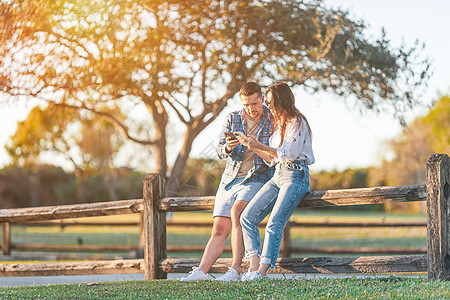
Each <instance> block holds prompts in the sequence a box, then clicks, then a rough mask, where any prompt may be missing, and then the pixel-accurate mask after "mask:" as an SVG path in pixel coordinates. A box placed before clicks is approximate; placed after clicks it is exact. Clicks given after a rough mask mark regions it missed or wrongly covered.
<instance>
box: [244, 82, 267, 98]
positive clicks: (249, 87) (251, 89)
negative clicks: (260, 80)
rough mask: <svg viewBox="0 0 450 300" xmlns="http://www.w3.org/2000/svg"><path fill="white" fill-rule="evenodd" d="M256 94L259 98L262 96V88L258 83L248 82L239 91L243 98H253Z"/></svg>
mask: <svg viewBox="0 0 450 300" xmlns="http://www.w3.org/2000/svg"><path fill="white" fill-rule="evenodd" d="M255 93H257V94H258V96H261V95H262V92H261V87H260V86H259V84H257V83H256V82H247V83H246V84H244V85H243V86H242V87H241V89H240V90H239V96H241V95H244V96H251V95H253V94H255Z"/></svg>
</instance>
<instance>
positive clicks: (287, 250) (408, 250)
mask: <svg viewBox="0 0 450 300" xmlns="http://www.w3.org/2000/svg"><path fill="white" fill-rule="evenodd" d="M4 224H11V226H12V225H18V226H27V227H28V226H59V227H61V228H66V227H67V226H88V227H90V226H134V227H137V226H140V225H141V224H140V223H138V222H105V221H103V222H86V221H83V222H80V221H76V220H69V221H63V220H58V221H57V222H55V221H43V222H42V221H41V222H37V221H34V222H25V223H22V222H19V223H4ZM265 226H266V223H261V224H260V225H259V227H260V228H264V227H265ZM426 226H427V223H426V222H386V221H384V220H383V221H382V222H329V221H325V222H294V221H290V222H288V224H287V226H286V229H285V232H284V235H283V243H282V247H281V250H280V252H281V256H282V257H291V254H292V253H315V254H318V253H322V254H323V253H327V254H350V253H361V254H363V253H364V254H425V253H427V249H426V247H419V248H418V247H319V248H318V247H316V248H311V247H309V248H306V247H292V246H291V244H292V241H291V238H290V231H291V229H292V228H294V227H302V228H306V227H318V228H327V227H331V228H374V227H425V228H426ZM167 227H212V223H211V222H199V223H192V222H171V221H169V222H167ZM8 233H9V234H11V230H10V231H9V232H6V233H5V234H6V235H7V234H8ZM5 238H6V241H9V243H10V244H9V245H8V244H5V247H3V248H4V249H10V250H19V251H96V252H99V251H102V252H103V251H116V252H123V251H126V252H129V251H135V252H136V253H140V251H139V250H140V248H139V246H138V245H85V244H77V245H61V244H14V243H13V241H12V238H11V237H10V236H5ZM204 248H205V245H167V251H168V252H175V253H180V252H203V251H204ZM224 251H225V252H231V247H230V246H227V247H225V250H224ZM3 254H4V255H9V254H6V253H5V252H4V253H3Z"/></svg>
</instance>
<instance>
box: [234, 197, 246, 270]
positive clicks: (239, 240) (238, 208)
mask: <svg viewBox="0 0 450 300" xmlns="http://www.w3.org/2000/svg"><path fill="white" fill-rule="evenodd" d="M247 204H248V202H247V201H242V200H236V202H235V203H234V205H233V207H232V208H231V226H232V230H231V251H232V253H233V259H232V263H231V267H232V268H233V269H235V270H236V271H237V272H238V274H241V264H242V257H243V256H244V250H245V249H244V239H243V237H242V226H241V222H240V220H239V219H240V217H241V214H242V212H243V211H244V209H245V207H246V206H247Z"/></svg>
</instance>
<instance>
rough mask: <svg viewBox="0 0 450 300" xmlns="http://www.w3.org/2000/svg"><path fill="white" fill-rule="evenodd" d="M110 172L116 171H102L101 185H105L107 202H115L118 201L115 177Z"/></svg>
mask: <svg viewBox="0 0 450 300" xmlns="http://www.w3.org/2000/svg"><path fill="white" fill-rule="evenodd" d="M112 172H116V171H114V170H113V169H109V170H108V169H104V170H102V176H103V183H104V184H105V187H106V191H107V192H108V197H109V199H108V200H110V201H117V200H119V196H118V195H117V192H116V176H115V174H114V173H112Z"/></svg>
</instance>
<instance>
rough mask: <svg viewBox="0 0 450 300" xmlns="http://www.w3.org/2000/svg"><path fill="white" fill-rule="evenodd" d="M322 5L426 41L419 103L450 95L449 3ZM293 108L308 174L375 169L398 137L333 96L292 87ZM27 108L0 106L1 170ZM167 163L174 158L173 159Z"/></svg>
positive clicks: (382, 117) (395, 129)
mask: <svg viewBox="0 0 450 300" xmlns="http://www.w3.org/2000/svg"><path fill="white" fill-rule="evenodd" d="M325 5H326V6H332V7H341V8H344V9H347V10H348V11H349V12H350V14H351V15H352V16H353V17H354V18H356V19H362V20H364V21H365V23H366V24H367V25H369V30H368V31H367V33H368V34H369V35H370V36H373V37H374V38H376V37H379V36H380V33H381V28H382V27H384V29H385V31H386V34H387V38H388V39H390V40H391V42H392V44H393V45H394V46H400V45H401V42H402V40H404V41H405V43H406V45H412V44H413V43H414V41H415V40H416V39H418V40H419V41H421V42H425V44H426V47H425V50H424V51H425V54H426V56H429V57H430V58H431V60H432V69H433V76H432V78H431V79H430V80H429V82H428V88H427V90H426V93H425V95H424V98H423V100H424V102H425V103H429V102H430V101H431V100H437V98H438V95H439V94H447V93H450V76H449V75H448V74H449V70H450V55H449V54H448V53H449V49H450V35H449V34H448V30H449V29H450V26H449V22H448V17H449V16H450V1H448V0H429V1H419V0H409V1H406V0H395V1H387V0H378V1H368V0H329V1H325ZM294 95H295V97H296V105H297V107H298V108H299V109H300V110H301V111H302V112H303V114H304V115H305V116H306V117H307V118H308V120H309V123H310V125H311V128H312V130H313V149H314V154H315V157H316V163H315V164H314V165H312V166H311V170H313V171H319V170H333V169H337V170H343V169H345V168H361V167H367V166H371V165H377V164H378V163H379V162H380V160H381V158H382V157H383V154H384V153H385V152H386V147H385V144H386V141H388V140H390V139H392V138H394V137H396V136H398V135H399V134H400V133H401V130H402V128H401V126H400V125H399V123H398V121H397V120H395V119H393V118H392V117H391V116H390V115H389V114H388V113H380V114H378V115H377V114H375V113H371V112H369V113H365V114H364V115H361V114H360V113H359V112H356V111H353V110H352V108H351V107H347V106H346V104H345V101H343V99H340V98H338V97H336V96H334V95H332V94H328V93H317V94H314V95H310V94H307V93H306V92H304V91H303V90H302V89H301V88H296V89H294ZM31 108H32V106H31V105H28V106H25V104H24V103H17V104H9V105H6V106H5V105H2V106H1V107H0V168H1V167H3V166H5V165H6V164H7V163H8V162H9V158H8V155H7V154H6V151H5V149H4V145H5V143H6V142H7V140H8V138H9V136H11V135H12V134H13V133H14V132H15V130H16V127H17V122H18V121H22V120H24V119H25V118H26V116H27V114H28V112H29V110H30V109H31ZM240 108H241V105H240V102H239V100H238V98H237V97H235V98H234V99H233V100H232V101H230V104H229V105H228V107H226V108H225V110H224V111H223V112H222V113H221V114H220V115H219V117H218V118H217V119H216V120H215V121H214V122H213V123H212V124H211V125H210V126H208V127H207V128H206V129H205V130H204V131H203V132H202V133H201V134H200V135H199V136H198V137H197V139H196V140H195V141H194V144H193V148H192V152H191V156H193V157H202V156H210V155H211V154H210V151H208V148H210V146H211V145H215V144H216V143H217V141H218V133H219V132H220V130H221V127H222V124H223V123H224V122H225V117H226V114H227V113H228V112H231V111H233V110H238V109H240ZM423 114H426V110H425V109H424V108H419V109H415V110H413V111H411V112H410V113H409V114H408V115H407V120H409V121H412V120H413V119H414V118H415V117H417V116H420V115H423ZM169 159H171V160H174V159H175V156H174V155H172V156H171V157H169Z"/></svg>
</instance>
